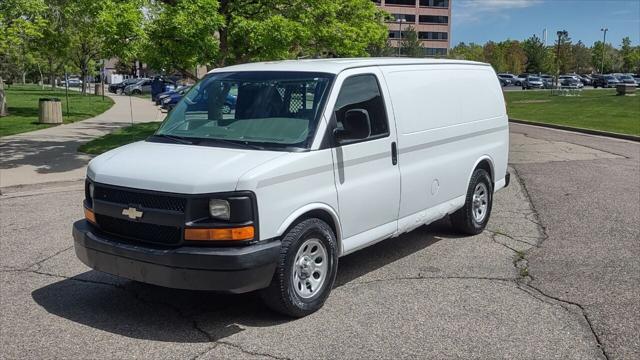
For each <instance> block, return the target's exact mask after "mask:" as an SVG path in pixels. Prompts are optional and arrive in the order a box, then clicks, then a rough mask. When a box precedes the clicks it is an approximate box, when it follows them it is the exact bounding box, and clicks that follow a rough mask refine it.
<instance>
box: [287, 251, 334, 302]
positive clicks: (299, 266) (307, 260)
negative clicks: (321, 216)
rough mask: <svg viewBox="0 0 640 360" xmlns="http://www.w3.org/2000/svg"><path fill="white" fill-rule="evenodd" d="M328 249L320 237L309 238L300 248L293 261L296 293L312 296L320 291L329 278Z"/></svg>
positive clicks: (302, 295)
mask: <svg viewBox="0 0 640 360" xmlns="http://www.w3.org/2000/svg"><path fill="white" fill-rule="evenodd" d="M328 268H329V262H328V258H327V249H326V248H325V247H324V245H323V244H322V242H321V241H320V240H318V239H308V240H306V241H305V242H304V243H303V244H302V246H300V248H299V249H298V253H297V254H296V258H295V261H294V262H293V271H292V277H293V278H292V280H293V281H292V283H293V289H294V290H295V292H296V294H298V295H299V296H300V297H302V298H305V299H307V298H310V297H312V296H314V295H315V294H317V293H318V291H319V290H320V289H321V288H322V285H323V284H324V281H325V279H326V278H327V270H328Z"/></svg>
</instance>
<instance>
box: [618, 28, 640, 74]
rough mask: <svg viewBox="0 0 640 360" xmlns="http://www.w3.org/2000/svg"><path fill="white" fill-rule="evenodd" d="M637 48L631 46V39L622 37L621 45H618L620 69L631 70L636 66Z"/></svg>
mask: <svg viewBox="0 0 640 360" xmlns="http://www.w3.org/2000/svg"><path fill="white" fill-rule="evenodd" d="M637 52H638V49H634V48H633V46H631V39H629V37H628V36H627V37H625V38H623V39H622V46H621V47H620V57H621V58H622V71H623V72H626V73H628V72H631V71H633V70H635V69H636V68H637V63H636V61H637V60H636V54H637Z"/></svg>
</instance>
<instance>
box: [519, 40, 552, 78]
mask: <svg viewBox="0 0 640 360" xmlns="http://www.w3.org/2000/svg"><path fill="white" fill-rule="evenodd" d="M522 47H523V50H524V53H525V55H526V56H527V63H526V66H525V70H526V71H527V72H529V73H534V74H535V73H542V72H544V70H545V58H546V57H547V49H546V47H545V46H544V43H543V42H542V40H540V38H539V37H538V36H536V35H533V36H532V37H530V38H528V39H527V40H525V41H524V43H523V46H522Z"/></svg>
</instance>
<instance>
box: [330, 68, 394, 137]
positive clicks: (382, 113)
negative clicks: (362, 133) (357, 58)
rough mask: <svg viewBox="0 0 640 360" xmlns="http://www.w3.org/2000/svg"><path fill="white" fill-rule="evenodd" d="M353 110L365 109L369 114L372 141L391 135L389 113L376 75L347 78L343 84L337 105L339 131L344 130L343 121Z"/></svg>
mask: <svg viewBox="0 0 640 360" xmlns="http://www.w3.org/2000/svg"><path fill="white" fill-rule="evenodd" d="M351 109H363V110H366V111H367V112H368V113H369V119H370V121H371V135H370V136H369V138H370V139H371V138H380V137H385V136H387V135H389V125H388V121H387V112H386V109H385V106H384V100H383V99H382V94H381V93H380V87H379V86H378V80H377V79H376V77H375V75H373V74H363V75H355V76H352V77H350V78H347V79H346V80H345V81H344V82H343V83H342V88H341V89H340V94H339V95H338V99H337V100H336V105H335V115H336V121H337V127H338V129H342V128H343V127H342V120H343V119H344V115H345V113H346V112H347V111H348V110H351Z"/></svg>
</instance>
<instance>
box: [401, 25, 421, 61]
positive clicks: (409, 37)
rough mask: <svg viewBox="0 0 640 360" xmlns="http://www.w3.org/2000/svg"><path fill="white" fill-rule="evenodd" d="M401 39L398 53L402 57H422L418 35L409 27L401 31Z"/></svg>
mask: <svg viewBox="0 0 640 360" xmlns="http://www.w3.org/2000/svg"><path fill="white" fill-rule="evenodd" d="M402 35H403V38H402V41H401V42H400V49H401V50H400V51H401V53H402V54H403V55H405V56H408V57H424V47H423V46H422V41H420V39H418V33H417V32H416V30H415V29H414V28H413V26H409V27H408V28H407V30H405V31H403V34H402Z"/></svg>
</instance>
